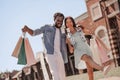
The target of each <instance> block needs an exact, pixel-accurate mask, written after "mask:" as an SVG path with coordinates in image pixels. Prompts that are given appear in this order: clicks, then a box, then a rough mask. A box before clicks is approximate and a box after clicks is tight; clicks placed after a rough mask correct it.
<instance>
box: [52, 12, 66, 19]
mask: <svg viewBox="0 0 120 80" xmlns="http://www.w3.org/2000/svg"><path fill="white" fill-rule="evenodd" d="M58 16H59V17H63V19H64V15H63V13H60V12H57V13H55V14H54V20H55V19H56V17H58Z"/></svg>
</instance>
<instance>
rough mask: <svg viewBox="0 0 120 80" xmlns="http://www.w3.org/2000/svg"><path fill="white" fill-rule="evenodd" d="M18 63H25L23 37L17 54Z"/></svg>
mask: <svg viewBox="0 0 120 80" xmlns="http://www.w3.org/2000/svg"><path fill="white" fill-rule="evenodd" d="M18 64H23V65H26V64H27V60H26V52H25V42H24V38H23V40H22V44H21V48H20V51H19V54H18Z"/></svg>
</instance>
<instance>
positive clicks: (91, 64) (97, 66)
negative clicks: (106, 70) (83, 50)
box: [81, 54, 103, 71]
mask: <svg viewBox="0 0 120 80" xmlns="http://www.w3.org/2000/svg"><path fill="white" fill-rule="evenodd" d="M81 59H82V60H84V61H85V62H86V63H87V64H88V65H89V66H90V67H92V68H95V69H97V70H101V71H103V67H102V66H100V65H98V64H97V63H96V62H94V61H93V59H92V58H91V56H88V55H87V54H84V55H83V56H82V57H81Z"/></svg>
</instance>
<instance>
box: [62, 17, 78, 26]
mask: <svg viewBox="0 0 120 80" xmlns="http://www.w3.org/2000/svg"><path fill="white" fill-rule="evenodd" d="M67 19H71V21H72V23H73V27H76V24H75V21H74V19H73V18H72V17H71V16H69V17H66V18H65V21H64V22H65V27H67V25H66V21H67Z"/></svg>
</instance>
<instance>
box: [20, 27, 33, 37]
mask: <svg viewBox="0 0 120 80" xmlns="http://www.w3.org/2000/svg"><path fill="white" fill-rule="evenodd" d="M22 31H23V32H28V33H29V34H30V35H31V36H32V35H33V30H32V29H30V28H29V27H28V26H26V25H25V26H24V28H22Z"/></svg>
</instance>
